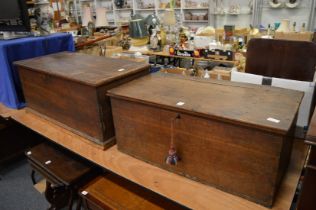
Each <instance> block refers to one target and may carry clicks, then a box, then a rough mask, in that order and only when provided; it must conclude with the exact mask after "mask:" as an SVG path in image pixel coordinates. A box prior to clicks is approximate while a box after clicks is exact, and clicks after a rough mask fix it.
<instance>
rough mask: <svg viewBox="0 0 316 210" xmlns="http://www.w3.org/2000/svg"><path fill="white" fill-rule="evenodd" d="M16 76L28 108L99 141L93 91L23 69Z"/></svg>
mask: <svg viewBox="0 0 316 210" xmlns="http://www.w3.org/2000/svg"><path fill="white" fill-rule="evenodd" d="M19 73H20V77H21V80H22V86H23V91H24V95H25V99H26V102H27V106H28V107H29V108H31V109H32V110H34V111H36V112H39V113H40V114H42V115H44V116H46V117H48V118H49V119H53V120H55V121H56V122H58V123H60V124H61V125H63V126H65V127H66V128H69V129H70V130H72V131H74V132H76V133H78V134H80V135H82V136H84V137H87V138H89V139H91V140H94V141H97V142H102V141H103V139H102V137H103V135H102V129H101V122H100V116H99V111H98V108H97V94H96V90H95V88H93V87H90V86H86V85H82V84H78V83H76V82H73V81H69V80H65V79H61V78H57V77H53V76H50V75H47V74H44V73H40V72H34V71H31V70H27V69H23V68H20V69H19Z"/></svg>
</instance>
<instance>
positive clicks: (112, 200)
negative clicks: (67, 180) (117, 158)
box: [81, 174, 187, 210]
mask: <svg viewBox="0 0 316 210" xmlns="http://www.w3.org/2000/svg"><path fill="white" fill-rule="evenodd" d="M82 192H84V193H82ZM81 196H83V197H84V198H86V199H87V200H89V201H92V202H93V203H95V204H98V205H99V207H102V209H125V210H134V209H135V210H149V209H150V210H163V209H173V210H180V209H181V210H185V209H187V208H185V207H182V206H180V205H179V204H177V203H174V202H172V201H170V200H169V199H167V198H164V197H162V196H160V195H158V194H156V193H153V192H151V191H149V190H147V189H145V188H142V187H141V186H138V185H137V184H134V183H132V182H130V181H128V180H126V179H123V178H121V177H119V176H117V175H114V174H106V175H103V176H99V177H97V178H96V179H94V180H93V181H91V182H90V183H89V184H88V185H87V186H86V187H84V188H83V189H81Z"/></svg>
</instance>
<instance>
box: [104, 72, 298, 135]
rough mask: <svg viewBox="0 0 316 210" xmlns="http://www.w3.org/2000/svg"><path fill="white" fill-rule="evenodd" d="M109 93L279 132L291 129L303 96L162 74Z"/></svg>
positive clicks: (289, 91)
mask: <svg viewBox="0 0 316 210" xmlns="http://www.w3.org/2000/svg"><path fill="white" fill-rule="evenodd" d="M108 95H109V96H111V97H114V98H120V99H127V100H130V101H136V102H142V103H145V104H149V105H155V106H158V107H162V108H167V109H170V110H174V111H179V112H184V113H189V114H194V115H197V116H201V117H206V118H210V119H215V120H220V121H225V122H230V123H234V124H238V125H245V126H249V127H253V128H258V129H261V130H265V131H271V132H275V133H279V134H286V133H287V132H288V131H289V130H290V128H291V125H292V123H293V121H294V120H295V117H296V114H297V111H298V108H299V105H300V103H301V100H302V97H303V93H302V92H299V91H293V90H287V89H281V88H275V87H266V86H258V85H251V84H242V83H235V82H229V81H216V80H202V79H193V78H183V77H182V78H179V77H175V76H169V75H162V74H159V73H158V74H154V75H148V76H145V77H142V78H139V79H137V80H134V81H132V82H130V83H127V84H124V85H122V86H119V87H117V88H114V89H111V90H109V91H108Z"/></svg>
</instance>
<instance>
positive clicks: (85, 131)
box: [15, 52, 149, 146]
mask: <svg viewBox="0 0 316 210" xmlns="http://www.w3.org/2000/svg"><path fill="white" fill-rule="evenodd" d="M15 65H17V66H18V70H19V74H20V78H21V82H22V87H23V92H24V96H25V100H26V102H27V107H28V108H29V109H31V110H32V111H35V112H36V113H39V114H40V115H43V116H44V117H47V118H48V119H50V120H53V121H55V122H56V123H58V124H60V125H62V126H63V127H65V128H67V129H69V130H71V131H73V132H75V133H77V134H79V135H81V136H83V137H85V138H88V139H89V140H91V141H93V142H95V143H98V144H100V145H102V146H107V145H109V144H113V141H114V135H115V134H114V127H113V120H112V112H111V106H110V99H109V98H108V97H107V96H106V91H107V90H108V89H110V88H113V87H116V86H118V85H120V84H123V83H125V82H127V81H130V80H133V79H135V78H137V77H141V76H143V75H146V74H147V73H149V65H148V64H145V63H137V62H132V61H125V60H119V59H111V58H104V57H99V56H90V55H85V54H81V53H70V52H62V53H57V54H51V55H48V56H43V57H37V58H33V59H28V60H22V61H18V62H15Z"/></svg>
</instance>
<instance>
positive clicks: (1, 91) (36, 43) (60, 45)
mask: <svg viewBox="0 0 316 210" xmlns="http://www.w3.org/2000/svg"><path fill="white" fill-rule="evenodd" d="M61 51H75V46H74V42H73V38H72V36H71V35H70V34H65V33H58V34H53V35H49V36H41V37H28V38H21V39H12V40H0V103H3V104H4V105H6V106H7V107H10V108H14V109H20V108H23V107H24V106H25V101H24V96H23V92H22V87H21V82H20V79H19V74H18V71H17V69H16V68H15V67H14V65H13V62H14V61H18V60H23V59H28V58H34V57H38V56H43V55H48V54H52V53H57V52H61Z"/></svg>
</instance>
